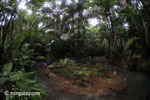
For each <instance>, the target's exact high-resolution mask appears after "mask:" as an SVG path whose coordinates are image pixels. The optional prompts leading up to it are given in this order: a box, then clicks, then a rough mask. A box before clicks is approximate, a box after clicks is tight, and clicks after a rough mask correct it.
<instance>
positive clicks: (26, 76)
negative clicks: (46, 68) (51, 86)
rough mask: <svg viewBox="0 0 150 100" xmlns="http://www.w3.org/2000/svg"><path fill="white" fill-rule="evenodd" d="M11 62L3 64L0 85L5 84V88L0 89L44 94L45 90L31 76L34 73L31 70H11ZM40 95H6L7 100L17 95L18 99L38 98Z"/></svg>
mask: <svg viewBox="0 0 150 100" xmlns="http://www.w3.org/2000/svg"><path fill="white" fill-rule="evenodd" d="M11 69H12V63H8V64H6V65H4V68H3V70H2V73H0V76H1V78H0V86H3V85H7V88H5V89H3V88H2V90H1V92H2V91H4V90H5V91H6V89H7V91H9V92H16V91H19V92H40V94H41V95H42V94H44V93H45V90H44V89H43V88H41V85H40V84H39V82H38V81H37V79H33V78H31V76H33V75H34V73H33V72H24V71H23V70H22V71H11ZM41 95H38V96H26V97H24V96H22V97H20V96H13V95H7V96H6V99H7V100H16V98H18V97H19V100H24V98H26V99H28V100H29V99H35V98H36V100H40V99H41Z"/></svg>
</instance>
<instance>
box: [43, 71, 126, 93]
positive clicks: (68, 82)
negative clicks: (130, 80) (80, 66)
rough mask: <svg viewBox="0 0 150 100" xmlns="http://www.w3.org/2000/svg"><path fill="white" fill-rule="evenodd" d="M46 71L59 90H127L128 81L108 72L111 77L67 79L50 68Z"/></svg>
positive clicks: (94, 91) (76, 91)
mask: <svg viewBox="0 0 150 100" xmlns="http://www.w3.org/2000/svg"><path fill="white" fill-rule="evenodd" d="M44 73H46V75H47V76H48V77H49V78H50V79H51V85H52V87H53V88H54V89H55V90H56V91H59V92H64V93H71V94H77V95H89V96H90V95H99V96H104V95H109V94H111V93H112V92H120V91H125V90H126V89H127V81H126V80H124V79H123V78H121V77H120V76H117V75H115V74H113V73H112V72H108V73H107V75H108V76H109V78H103V77H100V76H91V77H90V78H88V79H85V78H80V77H79V78H77V79H66V77H64V76H58V75H56V74H54V73H53V72H52V71H51V70H50V69H48V68H47V69H44Z"/></svg>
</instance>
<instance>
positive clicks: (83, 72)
mask: <svg viewBox="0 0 150 100" xmlns="http://www.w3.org/2000/svg"><path fill="white" fill-rule="evenodd" d="M90 74H91V72H90V71H86V69H81V70H78V71H76V72H74V75H75V76H82V77H90Z"/></svg>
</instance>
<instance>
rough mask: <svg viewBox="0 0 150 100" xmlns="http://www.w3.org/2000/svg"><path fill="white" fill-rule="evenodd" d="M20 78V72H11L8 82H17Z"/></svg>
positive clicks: (21, 74)
mask: <svg viewBox="0 0 150 100" xmlns="http://www.w3.org/2000/svg"><path fill="white" fill-rule="evenodd" d="M22 76H23V73H22V72H13V73H12V74H11V75H10V81H17V80H20V79H21V77H22Z"/></svg>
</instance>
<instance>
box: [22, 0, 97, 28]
mask: <svg viewBox="0 0 150 100" xmlns="http://www.w3.org/2000/svg"><path fill="white" fill-rule="evenodd" d="M75 1H76V2H78V0H75ZM67 2H68V3H69V4H70V3H71V1H70V0H67ZM25 3H26V1H25V0H23V1H22V2H21V3H20V5H19V9H24V10H27V6H26V5H25ZM57 3H58V4H61V1H60V0H57ZM47 6H48V4H47ZM27 12H28V13H29V14H31V13H32V11H31V10H27ZM88 22H89V24H90V25H92V26H96V25H97V24H98V23H99V22H98V19H97V18H89V19H88Z"/></svg>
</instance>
